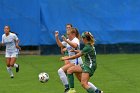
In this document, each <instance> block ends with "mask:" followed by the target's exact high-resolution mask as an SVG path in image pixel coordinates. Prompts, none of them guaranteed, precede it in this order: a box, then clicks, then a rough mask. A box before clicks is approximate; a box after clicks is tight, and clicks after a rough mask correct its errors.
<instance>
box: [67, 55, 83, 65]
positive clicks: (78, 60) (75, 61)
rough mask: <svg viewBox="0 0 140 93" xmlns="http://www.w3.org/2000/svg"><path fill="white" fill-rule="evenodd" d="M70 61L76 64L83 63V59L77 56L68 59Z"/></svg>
mask: <svg viewBox="0 0 140 93" xmlns="http://www.w3.org/2000/svg"><path fill="white" fill-rule="evenodd" d="M69 61H70V63H73V64H75V65H78V64H83V61H82V58H81V57H79V58H76V59H72V60H69Z"/></svg>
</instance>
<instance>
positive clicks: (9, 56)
mask: <svg viewBox="0 0 140 93" xmlns="http://www.w3.org/2000/svg"><path fill="white" fill-rule="evenodd" d="M5 57H6V66H7V71H8V73H9V74H10V77H11V78H13V77H14V74H13V72H12V68H11V66H10V61H11V54H10V53H9V52H6V54H5Z"/></svg>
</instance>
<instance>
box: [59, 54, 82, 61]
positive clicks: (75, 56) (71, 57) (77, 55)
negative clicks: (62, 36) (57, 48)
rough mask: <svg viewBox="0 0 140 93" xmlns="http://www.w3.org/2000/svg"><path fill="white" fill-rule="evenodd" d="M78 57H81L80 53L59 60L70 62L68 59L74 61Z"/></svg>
mask: <svg viewBox="0 0 140 93" xmlns="http://www.w3.org/2000/svg"><path fill="white" fill-rule="evenodd" d="M80 56H82V52H79V53H77V54H76V55H73V56H65V57H61V60H62V61H64V60H70V59H75V58H79V57H80Z"/></svg>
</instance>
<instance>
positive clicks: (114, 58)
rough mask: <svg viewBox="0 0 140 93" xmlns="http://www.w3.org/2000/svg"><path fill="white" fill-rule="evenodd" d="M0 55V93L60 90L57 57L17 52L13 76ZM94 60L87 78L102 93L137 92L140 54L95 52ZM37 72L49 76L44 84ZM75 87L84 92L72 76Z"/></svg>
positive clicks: (49, 92)
mask: <svg viewBox="0 0 140 93" xmlns="http://www.w3.org/2000/svg"><path fill="white" fill-rule="evenodd" d="M0 57H1V58H0V93H63V91H64V87H63V85H62V84H61V81H60V79H59V77H58V74H57V70H58V69H59V68H60V67H61V66H62V65H63V62H61V61H59V58H60V56H55V55H52V56H31V55H24V56H23V55H20V56H19V58H18V60H17V63H18V64H20V72H19V73H16V72H15V69H13V71H14V74H15V78H14V79H11V78H10V77H9V74H8V73H7V70H6V65H5V58H4V56H0ZM97 63H98V68H97V70H96V72H95V74H94V77H92V78H91V79H90V81H91V82H92V83H94V84H95V85H96V86H97V87H99V88H100V89H102V90H103V91H104V93H140V88H139V87H140V72H138V71H140V54H114V55H97ZM40 72H47V73H48V74H49V75H50V80H49V81H48V82H47V83H45V84H43V83H40V82H39V81H38V74H39V73H40ZM75 89H76V91H77V93H86V91H85V90H84V89H83V88H82V87H81V85H80V83H79V82H78V80H77V79H76V78H75Z"/></svg>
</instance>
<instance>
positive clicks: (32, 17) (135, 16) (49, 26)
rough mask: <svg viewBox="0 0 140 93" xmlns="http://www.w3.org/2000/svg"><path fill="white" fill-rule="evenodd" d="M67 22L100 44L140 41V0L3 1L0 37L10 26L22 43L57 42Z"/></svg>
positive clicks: (49, 43)
mask: <svg viewBox="0 0 140 93" xmlns="http://www.w3.org/2000/svg"><path fill="white" fill-rule="evenodd" d="M67 23H71V24H73V26H74V27H76V28H78V29H79V31H80V33H82V32H83V31H90V32H92V33H93V34H94V37H95V39H96V43H97V44H116V43H140V0H0V36H1V35H2V34H3V33H4V32H3V27H4V25H9V26H10V27H11V30H12V31H13V32H16V33H18V37H19V38H20V41H21V42H20V44H21V45H23V46H25V45H52V44H56V42H55V38H54V31H56V30H58V31H59V32H60V35H62V34H64V33H65V25H66V24H67Z"/></svg>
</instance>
